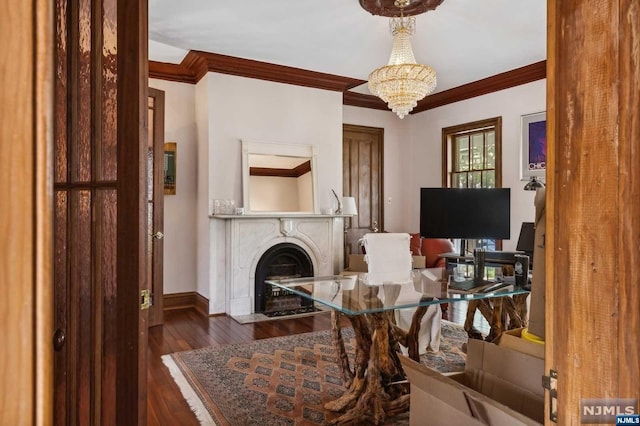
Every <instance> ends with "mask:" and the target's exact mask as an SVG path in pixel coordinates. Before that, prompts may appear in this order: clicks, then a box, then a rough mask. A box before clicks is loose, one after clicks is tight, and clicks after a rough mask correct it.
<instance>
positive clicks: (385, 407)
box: [325, 313, 409, 425]
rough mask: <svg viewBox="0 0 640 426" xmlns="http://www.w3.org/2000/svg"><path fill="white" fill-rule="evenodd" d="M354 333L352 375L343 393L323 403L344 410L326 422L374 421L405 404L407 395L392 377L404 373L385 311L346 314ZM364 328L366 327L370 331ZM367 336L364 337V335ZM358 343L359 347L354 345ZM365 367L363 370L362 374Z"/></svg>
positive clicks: (381, 419)
mask: <svg viewBox="0 0 640 426" xmlns="http://www.w3.org/2000/svg"><path fill="white" fill-rule="evenodd" d="M349 319H350V320H351V321H352V324H353V325H354V331H355V334H356V353H360V355H362V356H364V355H365V353H366V354H367V355H368V356H367V359H366V360H365V359H364V358H363V357H360V358H359V357H358V355H357V356H356V361H355V363H354V364H355V369H356V371H355V376H354V379H353V382H352V383H351V386H350V387H349V388H348V389H347V391H346V392H345V394H344V395H343V396H342V397H340V398H338V399H337V400H335V401H332V402H329V403H327V404H325V408H327V409H328V410H331V411H343V410H345V409H348V411H347V412H346V413H345V414H343V415H342V416H340V417H339V418H337V419H335V420H333V421H332V422H331V423H330V424H374V425H379V424H382V423H383V422H384V419H385V417H386V416H389V415H395V414H399V413H402V412H404V411H406V410H407V409H408V408H409V395H408V393H407V391H406V388H405V387H404V386H403V385H401V384H395V383H393V380H394V378H397V377H399V376H403V377H404V372H403V370H402V366H401V365H400V360H399V358H398V355H397V353H396V351H395V348H394V343H395V342H396V340H395V337H394V336H392V335H390V333H393V327H392V326H391V323H390V321H389V317H388V315H387V314H386V313H374V314H369V315H360V316H357V317H353V318H351V317H350V318H349ZM365 330H370V334H368V332H366V331H365ZM367 335H368V336H369V339H368V341H367V339H365V336H367ZM360 346H362V348H361V349H360V350H358V347H360ZM365 369H366V374H365Z"/></svg>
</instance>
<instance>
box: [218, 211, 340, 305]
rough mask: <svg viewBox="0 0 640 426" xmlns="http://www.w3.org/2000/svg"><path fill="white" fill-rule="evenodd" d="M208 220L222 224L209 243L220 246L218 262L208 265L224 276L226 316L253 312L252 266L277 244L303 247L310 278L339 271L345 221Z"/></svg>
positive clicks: (300, 217) (313, 217)
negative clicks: (310, 274) (307, 261)
mask: <svg viewBox="0 0 640 426" xmlns="http://www.w3.org/2000/svg"><path fill="white" fill-rule="evenodd" d="M211 220H215V221H224V225H223V228H224V232H219V233H217V238H216V241H212V243H213V244H216V246H217V247H219V249H218V250H217V253H218V254H217V256H218V258H217V259H212V261H213V262H215V263H216V264H217V265H219V266H220V267H222V269H223V271H221V272H223V273H221V274H219V275H218V276H219V277H224V284H225V295H226V296H225V311H226V313H227V315H230V316H233V317H235V316H241V315H249V314H253V313H254V307H255V273H256V266H257V265H258V261H259V260H260V258H261V257H262V255H263V254H264V253H265V252H266V251H267V250H268V249H269V248H270V247H273V246H274V245H276V244H280V243H292V244H296V245H297V246H299V247H300V248H302V249H303V250H304V251H305V252H306V253H307V254H308V255H309V257H310V258H311V262H312V264H313V272H314V275H315V276H322V275H333V274H337V273H339V272H340V271H341V270H342V269H343V264H344V261H343V258H344V257H343V256H344V240H343V238H344V216H339V215H320V214H260V215H212V216H211ZM218 229H221V228H220V227H219V228H218ZM223 247H224V248H223ZM211 285H215V284H214V283H212V284H211ZM213 290H214V289H211V294H214V291H213Z"/></svg>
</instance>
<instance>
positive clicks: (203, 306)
mask: <svg viewBox="0 0 640 426" xmlns="http://www.w3.org/2000/svg"><path fill="white" fill-rule="evenodd" d="M195 308H196V311H197V312H199V313H200V314H202V315H204V316H205V317H208V316H209V299H207V298H206V297H204V296H203V295H201V294H200V293H195Z"/></svg>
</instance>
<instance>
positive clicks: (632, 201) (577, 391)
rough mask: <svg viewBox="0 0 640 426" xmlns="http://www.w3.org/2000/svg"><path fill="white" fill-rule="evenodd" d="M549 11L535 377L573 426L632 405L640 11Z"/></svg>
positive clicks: (579, 2)
mask: <svg viewBox="0 0 640 426" xmlns="http://www.w3.org/2000/svg"><path fill="white" fill-rule="evenodd" d="M547 7H548V27H547V28H548V44H547V45H548V62H547V137H548V145H547V147H548V149H547V153H548V156H547V208H546V211H547V216H546V217H547V233H546V244H547V245H546V263H547V270H546V275H545V277H546V286H545V291H546V304H545V309H546V313H547V314H546V316H545V317H546V319H547V323H546V327H545V338H546V345H545V346H546V347H545V369H546V372H547V374H548V373H549V370H550V369H553V370H555V371H557V374H558V378H557V395H558V396H557V424H560V425H575V424H580V423H583V422H582V419H581V414H582V410H581V402H582V401H583V399H585V398H603V399H604V398H606V399H616V398H635V399H636V401H637V399H638V398H640V386H639V383H640V352H639V351H638V342H639V341H640V309H639V307H640V286H639V285H638V282H639V275H638V270H639V267H640V250H639V249H638V242H639V241H640V214H639V213H638V212H640V167H638V165H640V149H638V147H639V146H640V116H639V115H638V110H639V106H640V61H639V60H638V58H639V48H638V46H639V44H640V20H639V17H640V8H639V4H638V2H637V1H631V0H611V1H607V2H600V1H585V0H566V1H552V0H549V1H548V2H547ZM547 393H548V391H547ZM545 400H548V395H547V396H546V398H545ZM549 408H550V407H549V404H547V405H546V407H545V411H546V413H545V414H546V419H547V420H546V424H554V423H552V422H551V421H550V420H548V419H549ZM636 408H637V406H636ZM636 412H637V411H636ZM596 423H599V424H603V423H615V419H614V420H613V421H611V420H609V421H606V422H605V421H597V422H596Z"/></svg>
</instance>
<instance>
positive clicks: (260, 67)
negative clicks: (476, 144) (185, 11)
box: [149, 50, 547, 114]
mask: <svg viewBox="0 0 640 426" xmlns="http://www.w3.org/2000/svg"><path fill="white" fill-rule="evenodd" d="M207 72H217V73H222V74H230V75H236V76H240V77H247V78H256V79H260V80H267V81H274V82H277V83H285V84H294V85H297V86H305V87H313V88H316V89H323V90H332V91H337V92H342V93H343V97H342V103H343V104H344V105H350V106H355V107H361V108H371V109H379V110H388V107H387V104H386V103H385V102H384V101H382V100H381V99H380V98H378V97H377V96H373V95H367V94H363V93H356V92H350V91H349V89H352V88H354V87H357V86H360V85H361V84H364V83H366V80H359V79H356V78H349V77H342V76H338V75H333V74H325V73H320V72H315V71H308V70H303V69H300V68H292V67H287V66H283V65H276V64H270V63H267V62H260V61H254V60H250V59H242V58H236V57H233V56H227V55H220V54H217V53H208V52H199V51H194V50H191V51H189V53H188V54H187V55H186V56H185V57H184V59H183V60H182V62H181V63H180V64H169V63H164V62H155V61H149V78H158V79H161V80H169V81H177V82H182V83H189V84H195V83H197V82H198V81H200V79H201V78H202V77H204V76H205V75H206V74H207ZM546 76H547V61H546V60H544V61H540V62H536V63H533V64H530V65H526V66H524V67H520V68H516V69H514V70H511V71H506V72H503V73H500V74H496V75H494V76H491V77H487V78H484V79H482V80H477V81H474V82H471V83H468V84H463V85H462V86H458V87H454V88H452V89H449V90H445V91H443V92H437V93H434V94H433V95H429V96H427V97H426V98H424V99H423V100H421V101H420V102H418V105H417V106H416V107H415V108H414V109H413V111H411V114H416V113H419V112H422V111H426V110H429V109H433V108H437V107H440V106H443V105H447V104H451V103H454V102H459V101H463V100H465V99H470V98H474V97H476V96H481V95H486V94H489V93H493V92H497V91H499V90H504V89H509V88H511V87H515V86H519V85H521V84H526V83H531V82H532V81H536V80H541V79H543V78H546Z"/></svg>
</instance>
